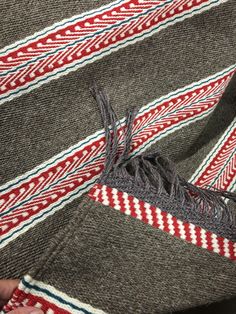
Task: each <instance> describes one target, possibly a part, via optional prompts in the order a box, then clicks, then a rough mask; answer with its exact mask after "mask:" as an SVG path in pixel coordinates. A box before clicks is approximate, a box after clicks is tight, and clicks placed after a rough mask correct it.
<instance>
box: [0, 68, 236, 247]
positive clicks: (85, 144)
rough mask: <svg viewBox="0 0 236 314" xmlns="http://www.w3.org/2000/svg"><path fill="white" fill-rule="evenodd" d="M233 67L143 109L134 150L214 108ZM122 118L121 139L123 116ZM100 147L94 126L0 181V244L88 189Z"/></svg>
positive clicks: (97, 171)
mask: <svg viewBox="0 0 236 314" xmlns="http://www.w3.org/2000/svg"><path fill="white" fill-rule="evenodd" d="M234 71H235V66H234V65H233V66H232V67H229V68H228V69H225V70H224V71H222V72H220V73H217V74H216V75H214V76H211V77H209V78H207V79H204V80H202V81H200V82H197V83H193V84H191V85H190V86H187V87H185V88H183V89H180V90H177V91H175V92H172V93H170V94H168V95H167V96H163V97H161V98H160V99H158V100H156V101H154V102H153V103H151V104H148V105H147V106H144V107H143V108H141V110H140V113H139V115H138V116H137V118H136V119H135V121H134V127H133V131H132V133H133V140H132V154H133V155H136V154H138V153H140V152H142V151H144V150H145V149H146V148H147V147H148V146H150V145H151V144H152V143H154V142H156V141H157V140H158V139H160V138H162V137H164V136H166V135H167V134H169V133H171V132H173V131H175V130H176V129H179V128H181V127H183V126H185V125H187V124H189V123H191V122H193V121H196V120H197V119H201V118H203V117H205V116H206V115H208V114H209V113H210V112H212V110H213V109H214V108H215V106H216V105H217V103H218V101H219V99H220V97H221V95H222V93H223V91H224V90H225V88H226V86H227V84H228V82H229V80H230V79H231V77H232V75H233V73H234ZM120 123H121V127H120V129H119V136H120V138H121V142H122V136H123V125H124V119H123V120H121V122H120ZM104 152H105V138H104V133H103V131H98V132H97V133H95V134H94V135H92V136H90V137H89V138H87V139H85V140H83V141H81V142H80V143H78V144H77V145H76V146H74V147H72V148H70V149H69V150H68V151H65V152H63V153H61V154H59V155H58V156H55V157H53V158H52V159H51V160H49V161H47V162H45V163H44V164H42V165H40V166H38V167H36V168H35V169H33V170H32V171H30V172H29V173H26V174H24V175H22V176H21V177H19V178H17V179H15V180H13V181H12V182H9V183H7V184H6V185H4V186H2V187H1V188H0V247H3V246H5V245H7V244H8V243H9V242H10V241H12V240H13V239H15V238H16V237H18V236H19V235H20V234H22V233H24V232H25V231H27V230H28V229H29V228H31V227H33V226H34V225H35V224H37V223H38V222H40V221H42V220H43V219H45V218H46V217H47V216H48V215H52V214H53V213H54V212H55V211H57V210H59V209H60V208H62V207H63V206H65V205H66V204H67V203H69V202H71V201H72V200H73V199H75V198H77V197H79V196H80V195H81V194H82V193H83V192H85V191H88V190H89V188H90V187H91V186H92V185H93V183H94V182H95V180H96V178H97V177H98V176H99V175H100V173H101V172H102V170H103V164H104Z"/></svg>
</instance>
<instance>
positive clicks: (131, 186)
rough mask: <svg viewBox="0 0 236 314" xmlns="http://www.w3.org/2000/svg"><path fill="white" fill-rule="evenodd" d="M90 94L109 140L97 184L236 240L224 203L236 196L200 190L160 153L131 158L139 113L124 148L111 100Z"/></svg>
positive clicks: (235, 219) (129, 121) (234, 218)
mask: <svg viewBox="0 0 236 314" xmlns="http://www.w3.org/2000/svg"><path fill="white" fill-rule="evenodd" d="M91 93H92V95H93V97H94V98H95V100H96V102H97V104H98V106H99V109H100V111H101V116H102V120H103V124H104V128H105V136H106V160H105V168H104V171H103V173H102V175H101V177H100V178H99V180H98V182H99V183H101V184H105V185H107V186H109V187H113V188H117V189H118V190H120V191H124V192H127V193H128V194H131V195H133V196H135V197H137V198H138V199H140V200H143V201H145V202H148V203H150V204H152V205H155V206H157V207H158V208H160V209H161V210H163V211H166V212H168V213H170V214H172V215H174V216H175V217H177V218H179V219H181V220H183V221H188V222H191V223H194V224H195V225H198V226H200V227H203V228H204V229H207V230H210V231H212V232H214V233H216V234H218V235H219V236H223V237H226V238H228V239H230V240H236V214H235V212H233V210H232V209H230V208H229V207H228V205H227V204H226V202H225V201H224V198H227V199H230V200H232V201H233V202H236V194H235V193H231V192H227V191H220V190H212V189H207V188H199V187H197V186H195V185H193V184H191V183H189V182H187V181H186V180H185V179H184V178H182V177H181V176H179V175H178V173H177V172H176V169H175V165H174V164H173V162H171V161H170V160H169V159H168V158H166V157H164V156H162V155H161V153H160V152H159V151H157V152H154V153H151V154H150V153H149V154H145V153H144V154H142V155H138V156H135V157H133V158H131V157H130V156H129V152H130V148H131V142H132V127H133V122H134V119H135V116H136V115H137V113H138V111H137V109H135V108H132V109H130V110H129V112H128V113H127V117H126V123H125V131H124V132H125V134H124V146H123V147H122V146H121V143H119V140H118V132H117V129H118V128H117V126H118V125H119V121H118V119H117V117H116V114H115V112H114V110H113V109H112V107H111V105H110V102H109V99H108V96H107V95H106V93H105V92H104V91H102V90H101V89H100V88H98V86H97V85H94V86H93V87H92V88H91ZM121 148H122V152H121V153H119V152H120V151H121Z"/></svg>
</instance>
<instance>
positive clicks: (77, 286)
mask: <svg viewBox="0 0 236 314" xmlns="http://www.w3.org/2000/svg"><path fill="white" fill-rule="evenodd" d="M137 2H138V1H137ZM110 3H111V0H102V1H89V0H83V1H72V0H70V1H65V0H63V1H56V2H55V1H52V0H50V1H45V0H43V1H29V2H28V1H18V2H17V1H13V0H11V1H6V0H4V1H1V3H0V49H2V48H4V47H5V46H7V45H10V44H13V43H15V42H16V41H18V40H22V39H24V38H26V37H27V36H30V35H33V34H34V33H35V32H38V31H41V30H42V29H44V28H46V27H49V26H51V25H52V24H53V23H56V22H60V21H62V20H64V19H69V18H71V17H72V16H74V15H78V14H82V13H83V14H85V13H87V12H88V11H89V10H95V9H99V8H100V7H101V6H103V5H108V4H110ZM235 37H236V6H235V0H228V1H220V4H219V5H217V6H214V7H211V8H210V9H209V10H206V11H203V12H200V14H192V15H191V16H190V17H188V18H183V19H182V20H181V21H179V22H178V23H175V22H173V23H172V24H171V25H169V26H168V27H166V28H164V29H162V30H160V31H158V32H155V33H154V34H152V35H151V36H149V37H146V38H143V39H142V40H139V41H136V42H135V43H132V44H129V45H126V46H125V47H122V48H121V49H117V51H113V52H112V53H111V54H109V55H106V56H104V57H103V58H101V59H98V60H96V61H93V62H91V63H89V64H86V65H85V66H83V67H81V68H78V69H76V70H73V71H71V72H68V73H67V74H66V75H63V76H60V75H59V76H58V77H55V78H54V79H53V80H50V81H48V82H46V83H45V84H43V85H41V86H38V87H37V88H34V89H30V90H29V91H27V92H26V93H24V94H22V95H20V96H18V97H15V98H13V99H11V100H8V101H6V102H3V103H1V104H0V197H1V191H2V190H1V187H4V185H5V184H8V183H9V182H10V181H11V180H15V179H17V180H20V178H21V176H24V175H25V173H27V172H28V171H33V170H34V169H38V168H40V167H42V165H46V166H45V169H46V167H49V165H48V160H49V159H50V158H53V157H54V156H55V155H57V154H59V153H61V154H63V152H64V151H66V150H68V149H69V148H71V147H72V146H73V145H77V144H78V143H80V142H81V141H83V140H84V139H86V138H87V137H88V136H92V135H93V134H95V132H98V131H100V130H103V122H104V121H103V119H102V118H101V114H100V112H99V108H98V106H97V104H96V101H95V100H94V99H93V97H92V94H91V91H90V88H91V86H93V84H94V82H97V83H98V84H99V86H101V87H102V88H104V90H105V92H106V94H107V95H108V96H109V99H110V103H111V104H112V107H113V109H114V112H115V113H116V114H117V119H122V118H123V117H125V116H126V114H127V111H128V110H130V108H132V107H136V108H137V110H142V108H143V107H144V106H146V105H147V104H149V103H151V102H153V101H155V100H157V99H160V97H162V96H165V95H167V94H169V93H171V92H174V91H176V90H178V89H181V88H182V89H184V88H186V86H189V85H190V84H193V83H194V82H199V81H201V80H203V79H206V78H208V77H210V76H212V75H215V74H216V73H219V72H220V71H223V70H224V69H226V68H228V67H230V66H232V65H233V64H235V60H236V43H235ZM0 74H1V73H0ZM0 84H1V81H0ZM0 87H1V85H0ZM219 98H220V99H219V102H218V104H217V105H216V106H215V107H214V108H213V109H212V110H211V111H209V113H208V114H205V115H204V116H202V117H200V118H198V119H195V120H193V121H190V122H189V123H186V124H183V126H181V127H178V128H177V129H176V130H174V131H173V132H167V133H166V134H164V135H163V136H161V137H160V139H159V138H158V139H156V140H155V141H153V142H152V143H151V144H150V145H149V146H148V147H147V149H145V153H153V152H155V151H157V150H158V151H161V153H162V154H163V155H164V156H166V157H168V158H170V159H171V160H172V162H174V164H175V167H176V169H177V173H178V174H179V175H180V176H181V177H183V178H185V179H186V180H191V177H192V176H193V175H194V173H195V172H196V170H197V169H198V168H199V167H200V166H201V165H202V164H203V163H204V160H205V159H206V157H207V156H208V154H209V153H211V152H212V151H213V149H214V148H215V147H216V146H217V145H218V142H219V141H220V139H222V137H223V136H224V134H225V132H226V130H227V128H228V127H229V126H230V125H231V123H232V121H233V120H234V119H235V117H236V74H234V75H233V77H232V79H231V81H230V82H229V84H228V86H227V87H226V90H225V91H224V93H223V95H222V97H221V96H220V97H219ZM204 101H205V99H204V98H203V99H201V101H199V104H200V103H202V102H204ZM190 105H191V104H190ZM190 109H191V106H190ZM61 158H62V157H61ZM95 163H96V162H94V164H95ZM92 166H93V165H92V164H91V167H92ZM224 166H225V165H221V167H222V169H223V167H224ZM37 167H38V168H37ZM232 169H233V170H232V172H234V173H233V174H234V176H233V175H232V178H233V179H232V182H231V185H230V186H228V187H227V189H229V190H230V192H233V185H235V177H236V173H235V164H234V165H233V166H232ZM64 170H65V169H64ZM45 171H46V170H45ZM65 171H66V170H65ZM79 171H80V170H78V172H79ZM76 174H77V173H75V175H76ZM218 175H219V174H218ZM22 180H23V179H22ZM108 182H109V180H108V181H105V183H106V184H107V183H108ZM102 183H104V182H102ZM113 183H114V182H113ZM122 184H123V185H122ZM12 185H13V188H14V181H13V183H12ZM110 186H111V187H116V188H117V189H119V190H121V191H123V192H127V193H128V194H130V195H132V196H136V197H137V198H138V199H142V200H144V201H146V202H148V203H152V204H155V205H158V206H159V204H164V203H165V202H164V201H165V200H164V201H163V200H158V201H156V198H158V196H159V195H156V194H154V195H153V194H152V195H151V193H150V195H148V197H146V198H143V197H142V196H141V194H142V191H140V190H139V191H138V192H137V191H135V192H134V191H133V189H132V187H130V182H129V181H128V180H126V178H123V181H122V182H121V183H120V182H118V183H117V184H113V185H112V184H111V185H110ZM122 186H123V189H122V188H121V187H122ZM91 187H92V185H91ZM62 188H64V186H62ZM85 190H86V189H85ZM88 190H89V189H88V188H87V190H86V192H85V193H84V194H83V195H81V194H80V192H76V191H77V190H75V192H76V193H77V195H76V196H75V197H74V198H73V200H72V201H70V202H68V203H66V204H64V205H63V206H62V208H59V209H58V210H55V211H54V212H51V213H50V214H49V215H47V216H46V217H45V219H42V220H40V221H39V222H37V221H36V222H33V223H32V226H31V227H29V228H28V229H27V230H26V231H25V232H24V231H22V232H20V233H19V234H17V235H16V236H15V237H13V239H12V241H10V242H9V243H8V244H7V245H6V246H4V247H1V240H2V239H1V235H0V279H2V278H6V279H11V278H18V279H22V278H24V276H25V275H30V276H31V277H32V278H33V280H35V281H37V282H40V283H42V284H43V285H49V286H51V287H53V288H52V291H54V290H53V289H56V290H58V291H60V293H62V294H66V295H67V296H68V298H73V300H77V301H78V302H82V303H85V304H88V305H89V306H91V307H93V308H95V309H99V310H101V311H104V313H105V314H126V313H127V314H144V313H145V314H162V313H167V314H168V313H174V312H175V311H179V310H185V309H190V308H193V307H195V306H200V305H207V304H210V303H213V302H219V301H221V300H224V299H229V298H232V297H236V263H235V261H232V260H230V259H228V258H226V257H225V256H220V255H219V254H216V253H215V252H210V251H209V250H206V249H203V248H202V247H198V246H196V245H194V244H193V243H188V242H187V241H184V240H182V239H179V238H177V237H174V236H172V235H171V234H168V233H166V232H164V231H162V230H160V229H158V228H153V227H152V226H150V225H148V224H144V223H143V222H142V221H138V220H137V219H135V218H133V217H130V216H126V215H124V214H123V213H121V212H118V211H116V210H115V209H114V208H113V207H112V206H105V205H103V204H101V203H99V202H96V201H94V200H92V199H91V198H89V197H88V195H87V193H88ZM55 191H56V192H58V189H57V187H56V188H55ZM13 192H14V191H13ZM59 192H60V191H59ZM45 193H47V191H46V192H45ZM42 194H43V193H42ZM13 196H14V193H13ZM42 197H43V196H42ZM26 201H28V199H26ZM59 201H60V199H59V200H58V203H59ZM175 201H176V200H173V202H175ZM158 202H159V203H158ZM227 204H228V205H229V208H230V210H232V212H233V211H235V203H233V201H232V200H231V201H229V202H228V203H227ZM23 205H24V203H23V202H22V203H21V205H20V206H23ZM36 205H37V204H36ZM1 206H5V205H2V203H1V202H0V224H1V222H3V219H4V211H3V216H1V213H2V212H1ZM20 206H19V212H20V210H21V207H20ZM164 207H165V206H164ZM13 208H14V207H13ZM164 209H166V211H167V212H169V213H171V214H173V215H174V214H176V212H177V215H176V217H177V218H181V219H182V218H183V219H185V218H186V216H188V215H181V214H180V213H178V208H177V207H176V208H173V203H169V204H168V206H166V208H164ZM164 209H163V208H162V210H164ZM182 209H183V211H185V210H187V208H185V207H183V208H182ZM200 210H201V208H200ZM235 213H236V212H235ZM178 214H179V215H178ZM17 215H18V214H16V218H17ZM190 216H191V215H190ZM2 217H3V218H2ZM197 218H198V217H197ZM203 220H204V218H203V219H202V221H201V223H199V220H197V219H196V220H191V219H190V220H188V219H187V222H192V223H194V224H196V225H197V226H198V227H199V226H200V227H204V228H206V230H210V231H212V232H215V233H216V234H217V236H222V237H227V236H228V234H229V233H227V232H225V229H224V228H223V227H224V226H223V227H222V221H218V220H217V217H216V220H214V219H213V220H212V221H211V223H210V224H212V226H211V228H210V229H209V228H208V227H209V221H208V222H206V221H203ZM215 221H217V223H215ZM0 227H1V225H0ZM234 227H235V226H234ZM219 230H220V231H219ZM222 230H223V231H222ZM234 230H235V229H234ZM0 231H1V229H0ZM230 235H231V237H229V238H230V239H234V240H235V234H234V235H232V234H230ZM29 291H31V290H30V289H29ZM29 293H30V292H29ZM33 293H34V292H32V294H33ZM57 305H58V303H57ZM36 306H37V304H36ZM63 306H64V305H63ZM67 310H68V309H67ZM1 313H4V314H5V313H7V310H5V312H4V311H3V312H1ZM53 313H57V312H56V310H54V312H53ZM60 313H61V312H59V314H60ZM63 313H64V312H63ZM69 313H76V314H77V313H81V312H79V311H77V310H72V311H71V312H70V311H69ZM82 313H83V314H84V313H86V314H87V313H89V314H97V313H98V312H96V311H95V310H91V312H89V311H88V312H82ZM48 314H51V312H48ZM99 314H100V312H99Z"/></svg>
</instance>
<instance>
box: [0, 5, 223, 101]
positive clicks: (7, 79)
mask: <svg viewBox="0 0 236 314" xmlns="http://www.w3.org/2000/svg"><path fill="white" fill-rule="evenodd" d="M225 1H226V0H191V1H189V0H161V1H160V0H159V1H147V0H120V1H115V2H113V3H111V4H110V5H108V6H105V7H102V8H100V9H97V10H94V11H92V12H90V13H89V12H88V13H86V14H82V15H80V16H76V17H74V18H71V19H70V20H65V21H63V22H61V23H58V24H56V25H54V26H52V27H50V28H48V29H45V30H44V31H42V32H40V33H37V34H35V35H33V36H31V37H30V38H28V39H25V40H23V41H20V42H18V43H16V44H13V45H12V46H10V47H6V48H5V49H4V50H2V51H0V104H1V103H3V102H5V101H7V100H10V99H12V98H14V97H17V96H19V95H21V94H22V93H26V92H28V91H30V90H32V89H33V88H36V87H38V86H40V85H42V84H44V83H45V82H47V81H49V80H51V79H55V78H58V77H60V76H62V75H65V74H67V73H69V72H71V71H73V70H76V69H78V68H79V67H82V66H84V65H86V64H88V63H91V62H94V61H95V60H97V59H100V58H102V57H103V56H105V55H108V54H110V53H111V52H112V51H117V50H118V49H120V48H122V47H125V46H127V45H129V44H132V43H135V42H136V41H139V40H142V39H143V38H145V37H147V36H151V35H152V34H153V33H155V32H157V31H159V30H161V29H163V28H165V27H167V26H168V25H172V24H174V23H176V22H178V21H182V20H183V19H185V18H188V17H191V16H192V15H193V14H198V13H200V12H202V11H204V10H208V9H210V8H211V7H214V6H217V5H219V4H221V3H223V2H225Z"/></svg>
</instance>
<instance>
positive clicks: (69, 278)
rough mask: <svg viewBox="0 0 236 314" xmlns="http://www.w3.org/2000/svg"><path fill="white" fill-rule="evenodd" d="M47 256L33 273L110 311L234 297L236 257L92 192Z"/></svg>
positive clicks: (164, 308)
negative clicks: (216, 251) (138, 217)
mask: <svg viewBox="0 0 236 314" xmlns="http://www.w3.org/2000/svg"><path fill="white" fill-rule="evenodd" d="M46 256H47V257H46V258H45V257H44V258H43V259H42V260H41V262H39V263H38V267H37V268H36V269H35V270H34V271H33V273H32V276H33V277H34V278H36V279H39V280H42V281H43V282H46V283H48V284H50V285H52V286H56V287H57V288H58V289H61V290H64V289H65V288H64V287H67V288H66V290H67V293H69V294H70V295H71V296H74V297H77V296H78V291H79V295H80V300H81V301H83V302H85V303H89V304H93V305H95V306H96V307H98V308H102V309H104V310H105V311H107V313H114V314H118V313H127V314H128V313H150V314H152V313H158V314H159V313H170V312H171V311H174V310H176V309H178V310H180V309H186V308H188V307H192V306H197V305H201V304H205V303H210V302H214V301H219V300H221V299H223V298H224V297H225V295H226V294H227V296H228V297H232V296H235V287H236V265H235V263H231V262H228V261H225V260H224V259H223V258H222V257H219V256H215V255H212V254H211V253H209V252H205V251H203V252H202V249H200V248H197V247H195V246H192V245H189V244H188V243H184V242H183V241H181V240H179V239H173V238H172V237H171V236H170V235H166V234H165V233H163V232H161V231H159V230H154V229H153V228H151V227H149V226H147V225H145V224H143V223H142V222H139V221H137V220H135V219H133V218H130V217H127V216H125V215H123V214H121V213H117V212H116V211H115V210H114V209H112V208H110V207H108V206H104V205H101V204H99V203H95V202H94V201H93V200H91V199H89V198H88V197H84V199H83V201H82V203H81V204H80V206H79V208H78V210H77V212H76V213H75V217H72V219H71V221H70V223H69V224H68V226H67V228H66V230H64V231H62V232H61V233H59V234H58V235H57V237H56V238H55V239H54V241H53V243H52V246H51V248H50V249H49V251H48V252H47V254H46ZM114 305H115V306H114Z"/></svg>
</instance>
